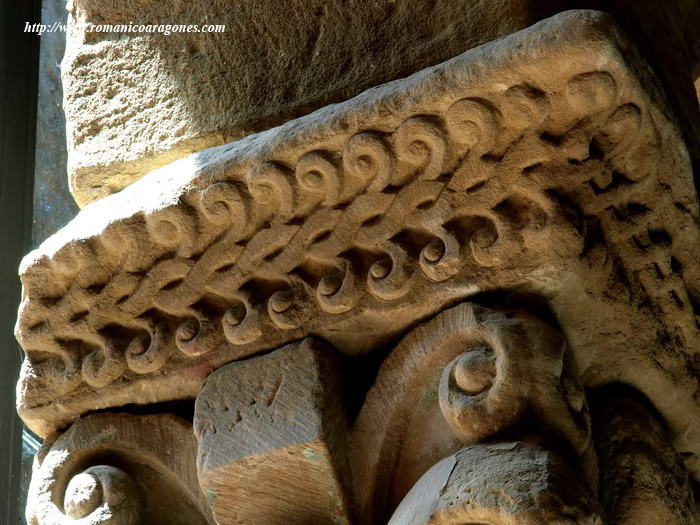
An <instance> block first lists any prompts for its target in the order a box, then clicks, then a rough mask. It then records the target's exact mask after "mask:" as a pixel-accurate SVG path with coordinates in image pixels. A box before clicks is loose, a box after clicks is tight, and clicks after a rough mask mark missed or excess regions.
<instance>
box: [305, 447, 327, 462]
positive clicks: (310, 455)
mask: <svg viewBox="0 0 700 525" xmlns="http://www.w3.org/2000/svg"><path fill="white" fill-rule="evenodd" d="M304 457H305V458H306V459H310V460H311V461H321V460H322V459H323V457H322V456H321V454H317V453H316V452H314V451H313V449H312V448H311V447H306V448H305V449H304Z"/></svg>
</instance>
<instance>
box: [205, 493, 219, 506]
mask: <svg viewBox="0 0 700 525" xmlns="http://www.w3.org/2000/svg"><path fill="white" fill-rule="evenodd" d="M216 498H217V495H216V492H214V489H209V490H207V503H209V505H210V506H211V505H213V504H214V502H215V501H216Z"/></svg>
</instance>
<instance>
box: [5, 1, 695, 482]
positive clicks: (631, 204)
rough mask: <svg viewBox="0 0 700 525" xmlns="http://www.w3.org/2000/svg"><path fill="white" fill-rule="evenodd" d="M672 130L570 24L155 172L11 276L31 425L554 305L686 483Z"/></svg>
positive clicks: (687, 294) (586, 367) (688, 259)
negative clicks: (482, 314) (481, 304)
mask: <svg viewBox="0 0 700 525" xmlns="http://www.w3.org/2000/svg"><path fill="white" fill-rule="evenodd" d="M669 114H670V113H669V111H668V108H667V107H666V104H665V102H664V100H663V98H662V96H661V93H660V91H659V90H658V89H657V87H656V83H655V80H654V79H653V78H652V77H651V75H650V74H649V71H648V70H647V68H646V67H645V65H644V64H643V62H641V61H640V60H639V58H638V57H637V55H636V53H635V51H634V49H633V48H632V47H631V46H630V44H629V43H628V42H627V41H626V40H625V38H624V37H622V36H621V35H620V34H619V32H618V30H617V29H616V28H615V27H614V26H613V25H612V23H611V22H610V20H609V19H608V18H607V17H606V16H605V15H603V14H600V13H595V12H589V11H579V12H568V13H563V14H561V15H558V16H556V17H554V18H552V19H550V20H547V21H544V22H542V23H540V24H537V25H536V26H533V27H532V28H530V29H528V30H526V31H522V32H520V33H517V34H513V35H511V36H509V37H508V38H506V39H503V40H500V41H498V42H496V43H492V44H488V45H485V46H482V47H479V48H477V49H474V50H471V51H469V52H467V53H464V54H463V55H460V56H458V57H455V58H454V59H452V60H449V61H448V62H445V63H444V64H440V65H437V66H434V67H432V68H428V69H426V70H424V71H422V72H419V73H417V74H415V75H413V76H411V77H409V78H407V79H404V80H401V81H396V82H392V83H389V84H387V85H384V86H380V87H377V88H375V89H372V90H370V91H368V92H366V93H364V94H362V95H360V96H358V97H356V98H354V99H352V100H349V101H347V102H345V103H343V104H338V105H334V106H331V107H328V108H325V109H323V110H320V111H318V112H316V113H313V114H311V115H308V116H307V117H303V118H300V119H297V120H295V121H292V122H289V123H287V124H285V125H283V126H281V127H279V128H275V129H273V130H270V131H267V132H265V133H261V134H257V135H251V136H249V137H247V138H245V139H243V140H241V141H238V142H235V143H231V144H228V145H225V146H221V147H218V148H212V149H209V150H206V151H203V152H201V153H198V154H195V155H193V156H190V157H188V158H186V159H183V160H182V161H178V162H176V163H174V164H172V165H170V166H168V167H166V168H163V169H162V170H159V171H156V172H153V173H151V174H150V175H148V176H146V177H144V178H143V179H142V180H140V181H139V182H137V183H135V184H134V185H132V186H130V187H129V188H127V189H125V190H124V191H122V192H121V193H119V194H117V195H114V196H111V197H109V198H105V199H103V200H101V201H99V202H96V203H94V204H92V205H90V206H88V207H86V208H85V209H84V210H83V211H82V212H81V213H80V214H79V215H78V217H77V218H76V219H75V220H74V221H73V222H71V223H70V224H69V225H68V226H67V227H66V228H64V229H63V230H61V231H60V232H59V233H58V234H56V235H55V236H53V237H52V238H50V239H49V240H47V241H46V242H45V243H44V244H43V245H42V246H41V247H40V248H39V249H38V250H37V251H35V252H33V253H31V254H30V255H28V256H27V258H26V259H25V260H24V262H23V264H22V268H21V274H22V281H23V284H24V298H23V301H22V306H21V309H20V315H19V320H18V324H17V337H18V339H19V341H20V343H21V344H22V346H23V348H24V349H25V351H26V353H27V359H26V360H25V363H24V368H23V372H22V378H21V380H20V386H19V394H20V395H19V399H18V407H19V411H20V414H21V415H22V417H23V418H24V420H25V421H26V423H27V424H28V425H29V426H30V427H31V428H32V429H34V430H35V431H37V432H38V433H39V434H41V435H47V434H49V433H50V432H51V431H52V430H54V429H56V428H59V427H61V426H63V425H65V424H67V423H69V422H70V421H72V420H75V419H76V418H77V417H79V416H80V414H82V413H85V412H88V411H90V410H94V409H99V408H109V407H114V406H121V405H124V404H128V403H151V402H155V401H163V400H171V399H183V398H190V399H191V398H194V397H195V396H196V395H197V393H198V392H199V390H200V388H201V386H202V383H203V381H204V379H205V378H206V376H207V375H208V374H209V373H210V372H211V371H212V370H214V369H216V368H218V367H220V366H222V365H224V364H226V363H228V362H231V361H234V360H237V359H241V358H244V357H246V356H251V355H254V354H256V353H259V352H262V351H267V350H271V349H273V348H277V347H280V346H282V345H284V344H287V343H289V342H291V341H295V340H299V339H301V338H303V337H305V336H307V335H316V336H319V337H322V338H325V339H327V340H328V341H329V342H331V343H332V344H333V345H334V346H336V347H337V348H338V349H339V350H340V351H341V352H343V353H345V354H346V355H364V354H367V353H371V352H373V351H374V350H376V349H379V348H381V347H382V346H384V345H386V344H387V343H390V342H391V341H392V340H394V339H395V338H396V337H397V336H398V334H401V333H403V332H405V330H406V329H407V328H409V327H410V326H413V325H414V324H415V323H416V322H417V321H418V320H420V319H424V318H427V317H430V316H432V315H434V314H435V313H437V312H438V311H440V310H441V309H443V308H445V307H446V306H448V305H449V304H454V303H455V302H457V301H459V300H464V299H466V298H469V297H470V296H472V295H474V294H476V293H477V292H487V291H497V290H512V289H517V290H519V291H521V292H529V293H534V294H538V295H541V296H544V297H546V298H547V300H548V302H549V305H550V308H551V309H552V311H553V312H554V314H555V315H556V317H557V318H558V319H559V321H560V322H561V324H562V326H563V327H564V330H565V333H566V336H567V338H568V340H569V341H570V343H571V347H572V353H573V359H574V361H576V363H577V367H578V369H579V371H580V374H581V377H582V378H583V383H584V384H586V385H596V384H605V383H608V382H610V381H624V382H627V383H629V384H631V385H633V386H635V387H636V388H637V389H639V390H640V391H642V392H644V393H645V394H646V396H647V397H648V398H649V399H651V400H652V402H653V403H654V404H655V405H656V406H657V408H658V409H659V411H660V412H661V414H662V415H663V416H664V418H665V419H666V420H667V421H668V422H669V424H670V426H671V429H672V435H673V440H674V443H675V446H676V447H677V448H678V450H679V451H681V452H684V453H686V456H687V460H686V464H687V465H688V467H689V468H691V470H693V472H695V473H696V474H697V472H698V468H697V465H698V459H697V458H698V456H697V454H699V453H700V428H699V427H698V425H696V424H695V423H693V421H698V420H700V409H699V408H698V404H697V402H696V399H695V397H694V396H695V392H696V389H697V377H696V375H695V374H694V373H693V372H692V370H694V368H693V367H694V366H695V365H694V363H696V361H697V359H696V357H695V356H694V353H695V349H696V348H697V347H698V325H697V323H698V322H697V318H696V315H697V314H696V312H697V305H698V299H697V298H698V294H699V293H700V292H699V290H700V285H699V283H700V280H699V276H698V268H697V264H696V263H697V261H696V256H695V255H696V254H697V252H698V227H697V224H698V222H697V221H698V202H697V196H696V194H695V191H694V188H693V184H692V177H691V170H690V166H689V162H688V156H687V153H686V150H685V147H684V144H683V142H682V140H681V138H680V136H679V134H678V131H677V129H676V127H675V125H674V123H673V121H672V120H671V119H670V118H669V116H668V115H669ZM694 309H695V311H694ZM358 334H359V335H358ZM631 341H634V344H631ZM669 391H673V393H674V395H673V396H669V395H667V394H668V392H669ZM56 405H59V406H60V407H61V409H60V410H56V409H55V406H56Z"/></svg>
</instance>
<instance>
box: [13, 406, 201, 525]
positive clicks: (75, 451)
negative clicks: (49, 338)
mask: <svg viewBox="0 0 700 525" xmlns="http://www.w3.org/2000/svg"><path fill="white" fill-rule="evenodd" d="M195 456H196V441H195V438H194V434H193V433H192V427H191V426H190V425H189V424H188V423H186V422H185V421H183V420H181V419H179V418H177V417H174V416H168V415H157V416H132V415H128V414H97V415H92V416H88V417H87V418H84V419H81V420H80V421H78V422H77V423H75V424H74V425H73V426H72V427H71V428H70V429H68V430H67V431H66V432H65V433H64V434H62V435H60V436H59V437H57V438H55V439H50V440H47V442H46V443H45V444H44V446H43V447H42V449H41V450H40V451H39V452H38V453H37V456H36V458H35V460H34V472H33V475H32V482H31V486H30V489H29V495H28V499H27V501H28V505H27V521H28V523H29V525H66V524H69V523H75V524H81V525H100V524H104V525H107V524H110V525H138V524H141V523H148V524H153V525H159V524H162V525H166V524H167V525H173V524H180V523H181V524H188V525H207V524H211V525H213V524H214V520H213V518H212V516H211V514H210V511H209V508H208V505H207V501H206V499H205V497H204V495H203V494H202V492H201V491H200V488H199V484H198V482H197V472H196V468H195Z"/></svg>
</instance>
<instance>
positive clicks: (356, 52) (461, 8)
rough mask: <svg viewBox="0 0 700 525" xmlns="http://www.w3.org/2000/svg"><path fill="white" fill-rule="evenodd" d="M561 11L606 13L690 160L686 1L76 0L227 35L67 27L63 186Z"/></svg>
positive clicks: (335, 94)
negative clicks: (630, 42) (644, 62)
mask: <svg viewBox="0 0 700 525" xmlns="http://www.w3.org/2000/svg"><path fill="white" fill-rule="evenodd" d="M572 7H579V8H580V7H589V8H594V9H596V8H597V9H606V10H609V11H610V12H611V13H613V15H614V16H615V17H616V18H617V20H618V21H619V22H620V23H621V24H622V25H623V27H624V29H625V30H627V31H628V32H629V33H630V34H631V35H632V37H633V38H634V40H635V41H636V42H637V43H639V44H640V45H642V46H643V49H644V52H645V55H646V56H649V58H650V59H651V61H652V64H653V65H654V66H655V68H656V69H657V71H660V72H661V73H662V77H663V79H664V84H665V86H664V87H665V88H666V89H667V90H668V91H669V93H671V94H673V101H674V104H675V105H676V107H677V109H678V110H679V111H678V113H679V115H680V117H681V120H682V121H683V124H684V129H685V130H686V136H687V138H688V139H689V141H690V145H691V151H693V155H694V157H695V158H700V150H699V149H698V147H697V144H698V137H700V114H699V113H700V112H699V111H698V108H697V104H695V99H694V96H693V95H694V92H693V89H692V82H693V79H694V77H692V76H691V75H692V74H693V73H695V72H696V71H697V69H698V67H699V66H700V44H698V41H699V40H700V39H698V38H697V35H695V30H696V28H697V26H698V24H700V7H698V5H697V2H695V0H672V1H658V0H654V1H647V2H637V1H630V0H615V1H607V2H601V1H597V0H588V1H583V2H573V1H570V0H554V1H552V0H535V1H529V2H524V1H521V0H491V1H488V2H486V1H477V0H432V1H425V0H401V1H396V0H377V1H372V2H366V1H350V2H345V1H341V0H312V1H308V0H296V1H287V2H278V1H277V0H265V1H259V2H232V1H230V0H217V1H214V2H212V1H208V2H185V1H177V2H168V3H162V2H159V1H157V0H139V1H134V2H129V3H127V4H125V3H124V2H119V1H116V0H109V1H105V0H75V1H74V2H73V8H72V17H71V19H72V20H73V21H75V22H92V23H95V24H101V23H110V24H128V23H134V22H138V23H144V24H149V23H169V24H173V23H185V24H192V23H198V24H202V23H213V24H226V27H227V31H226V32H225V33H199V34H193V33H189V34H179V33H177V34H171V35H169V36H163V35H155V36H153V35H144V34H123V35H119V34H115V33H106V34H100V33H85V32H83V31H81V30H80V29H77V27H76V28H74V29H73V30H72V31H71V33H70V35H69V39H68V53H67V55H66V60H65V62H64V82H65V85H66V110H67V114H68V122H69V135H68V139H69V144H70V148H69V150H70V159H69V160H70V167H69V175H70V179H71V188H72V191H73V194H74V196H75V198H76V200H77V202H78V203H79V204H81V205H84V204H86V203H87V202H90V201H92V200H94V199H96V198H100V197H103V196H105V195H108V194H110V193H113V192H114V191H117V190H119V189H121V188H123V187H124V186H126V185H127V184H129V183H131V182H133V181H134V180H136V179H138V178H139V177H141V176H142V175H143V174H144V173H146V172H148V171H150V170H153V169H156V168H158V167H160V166H163V165H164V164H167V163H168V162H171V161H173V160H175V159H177V158H180V157H182V156H185V155H187V154H189V153H192V152H194V151H198V150H201V149H203V148H206V147H209V146H215V145H219V144H223V143H225V142H229V141H231V140H235V139H238V138H240V137H242V136H244V135H246V134H248V133H251V132H254V131H260V130H263V129H267V128H270V127H272V126H273V125H277V124H280V123H282V122H284V121H286V120H288V119H290V118H293V117H298V116H300V115H304V114H306V113H309V112H310V111H311V110H314V109H317V108H319V107H322V106H324V105H326V104H328V103H330V102H338V101H341V100H345V99H347V98H349V97H351V96H353V95H356V94H357V93H360V92H361V91H363V90H365V89H367V88H369V87H372V86H375V85H377V84H380V83H382V82H386V81H388V80H393V79H395V78H399V77H402V76H406V75H408V74H410V73H413V72H414V71H417V70H419V69H421V68H424V67H426V66H429V65H432V64H437V63H439V62H441V61H443V60H446V59H448V58H450V57H453V56H455V55H458V54H459V53H462V52H464V51H466V50H468V49H471V48H473V47H475V46H477V45H479V44H482V43H485V42H488V41H490V40H493V39H495V38H497V37H501V36H504V35H507V34H509V33H512V32H514V31H517V30H520V29H523V28H525V27H527V26H528V25H530V24H531V23H533V22H535V21H537V20H540V19H542V18H544V17H546V16H549V15H551V14H554V13H555V12H557V11H562V10H565V9H569V8H572ZM669 39H670V40H669ZM659 42H663V45H658V43H659Z"/></svg>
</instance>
